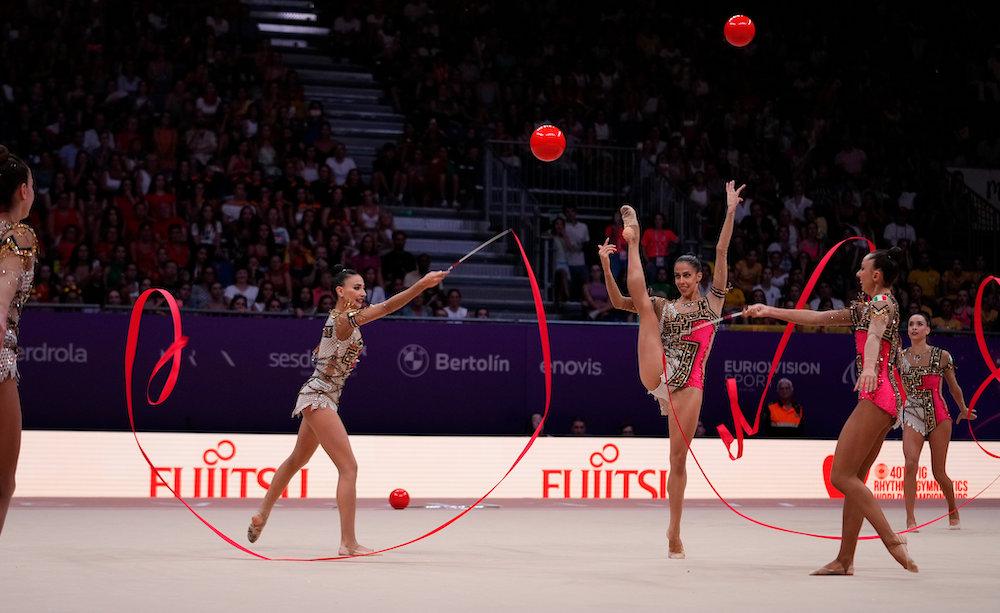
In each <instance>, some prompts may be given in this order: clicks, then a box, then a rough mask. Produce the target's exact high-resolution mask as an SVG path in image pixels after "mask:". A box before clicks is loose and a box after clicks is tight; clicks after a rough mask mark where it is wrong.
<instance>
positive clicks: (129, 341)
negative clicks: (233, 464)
mask: <svg viewBox="0 0 1000 613" xmlns="http://www.w3.org/2000/svg"><path fill="white" fill-rule="evenodd" d="M510 234H511V236H513V237H514V241H515V242H516V243H517V248H518V250H519V251H520V254H521V259H522V260H523V262H524V267H525V269H526V271H527V274H528V282H529V283H530V285H531V298H532V301H533V302H534V305H535V314H536V315H537V316H538V338H539V341H540V342H541V346H542V360H543V363H544V374H545V409H544V411H543V412H542V419H541V421H540V422H539V424H538V427H537V428H535V431H534V433H532V435H531V438H530V439H528V442H527V443H526V444H525V445H524V448H523V449H522V450H521V452H520V453H519V454H518V456H517V457H516V458H515V459H514V462H513V463H512V464H511V465H510V468H508V469H507V472H506V473H504V474H503V476H501V477H500V479H499V480H498V481H497V482H496V483H495V484H494V485H493V487H491V488H490V489H489V490H488V491H487V492H486V493H485V494H483V495H482V496H480V497H479V498H478V499H477V500H476V501H475V502H473V503H472V504H470V505H468V506H467V507H466V508H465V509H464V510H462V511H461V512H459V513H458V514H456V515H455V516H454V517H452V518H451V519H449V520H448V521H446V522H444V523H442V524H441V525H439V526H437V527H435V528H433V529H431V530H430V531H428V532H426V533H424V534H421V535H420V536H418V537H416V538H413V539H411V540H409V541H406V542H405V543H400V544H398V545H393V546H391V547H386V548H384V549H379V550H377V551H373V552H372V553H370V554H364V555H375V554H379V553H385V552H387V551H393V550H395V549H400V548H402V547H406V546H407V545H412V544H413V543H416V542H418V541H422V540H423V539H425V538H427V537H429V536H432V535H434V534H436V533H438V532H440V531H441V530H444V529H445V528H447V527H448V526H450V525H451V524H453V523H455V522H456V521H458V520H459V519H461V518H462V517H464V516H465V515H466V514H468V513H469V512H471V511H472V510H473V509H475V508H476V507H477V506H478V505H479V504H480V503H482V502H483V501H484V500H486V498H487V497H489V496H490V495H491V494H492V493H493V492H494V491H495V490H496V489H497V488H498V487H500V484H501V483H503V482H504V480H505V479H506V478H507V477H508V476H509V475H510V473H512V472H513V471H514V468H515V467H517V465H518V464H519V463H520V462H521V460H522V459H523V458H524V456H525V455H527V453H528V450H529V449H531V447H532V445H534V444H535V441H536V440H537V439H538V435H539V433H540V432H541V431H542V428H544V427H545V420H546V419H547V418H548V416H549V407H550V405H551V403H552V352H551V349H550V345H549V329H548V323H547V321H546V319H545V305H544V303H543V302H542V294H541V290H540V289H539V287H538V280H537V279H536V278H535V272H534V270H533V269H532V268H531V263H530V262H529V260H528V256H527V254H526V253H525V251H524V246H523V245H522V244H521V240H520V239H519V238H518V236H517V233H515V232H511V233H510ZM500 236H502V234H501V235H500ZM463 260H464V258H463ZM460 262H461V261H460ZM460 262H459V263H460ZM457 265H458V264H456V266H457ZM154 293H159V294H160V295H162V296H163V298H164V299H165V300H166V302H167V306H168V307H169V309H170V316H171V319H172V321H173V333H174V340H173V342H172V343H171V344H170V346H169V347H167V349H166V351H164V352H163V355H162V356H160V359H159V360H158V361H157V363H156V366H155V367H154V368H153V371H152V373H151V374H150V375H149V378H148V381H147V383H146V401H147V402H148V403H149V404H150V405H152V406H157V405H161V404H163V403H164V402H166V400H167V399H168V398H169V397H170V394H171V393H172V392H173V390H174V386H175V385H176V384H177V379H178V377H179V375H180V366H181V352H182V351H183V349H184V347H186V346H187V343H188V338H187V337H186V336H184V335H183V334H182V333H181V314H180V308H179V307H178V305H177V301H176V300H174V297H173V296H171V295H170V293H169V292H167V291H165V290H162V289H156V288H154V289H148V290H146V291H145V292H143V293H142V294H141V295H140V296H139V297H138V298H137V299H136V301H135V305H134V306H133V307H132V316H131V318H130V319H129V327H128V335H127V337H126V340H125V407H126V409H127V411H128V420H129V426H130V427H131V429H132V436H133V437H134V438H135V443H136V445H137V446H138V448H139V453H140V454H142V457H143V459H145V460H146V463H147V464H148V465H149V467H150V470H152V471H153V473H154V474H156V475H157V478H158V479H159V480H160V483H161V484H163V485H164V486H165V487H166V488H167V489H168V490H170V493H171V494H173V495H174V498H176V499H177V500H178V501H180V503H181V504H183V505H184V507H185V508H186V509H187V510H188V511H190V512H191V514H192V515H194V516H195V517H196V518H197V519H198V521H200V522H201V523H203V524H204V525H205V526H206V527H207V528H208V529H209V530H211V531H212V532H213V533H215V535H216V536H218V537H219V538H220V539H222V540H223V541H225V542H226V543H228V544H229V545H232V546H233V547H235V548H236V549H238V550H240V551H242V552H243V553H245V554H248V555H251V556H253V557H255V558H258V559H261V560H276V561H285V562H322V561H331V560H344V559H347V558H351V557H361V556H328V557H320V558H280V557H279V558H271V557H268V556H265V555H263V554H260V553H257V552H255V551H253V550H251V549H249V548H247V547H244V546H243V545H241V544H239V543H237V542H236V541H235V540H233V539H232V538H230V537H229V536H227V535H226V534H225V533H223V532H222V531H221V530H219V529H218V528H217V527H215V525H214V524H212V523H211V522H210V521H208V520H207V519H205V518H204V517H202V515H201V514H199V513H198V512H197V511H196V510H195V509H194V508H192V507H191V505H190V504H188V502H187V501H186V500H185V499H184V498H183V497H182V496H181V494H180V492H178V491H176V490H174V488H173V486H172V485H171V484H170V483H168V482H167V481H166V480H165V479H163V478H162V477H160V476H159V473H157V472H156V468H155V466H156V465H155V464H154V463H153V461H152V459H151V458H150V457H149V454H147V453H146V450H145V449H144V448H143V447H142V443H141V442H140V441H139V434H138V432H137V430H136V427H135V412H134V410H133V406H132V375H133V370H134V366H135V357H136V349H137V347H138V344H139V327H140V325H141V322H142V310H143V306H144V305H145V304H146V301H147V300H148V299H149V298H150V297H151V296H152V295H153V294H154ZM167 362H170V371H169V373H168V374H167V380H166V382H165V383H164V384H163V388H162V389H161V391H160V395H159V396H158V397H157V398H156V399H155V400H154V399H153V398H152V396H151V394H150V388H151V387H152V384H153V379H154V378H155V377H156V375H157V374H158V373H159V372H160V371H161V370H162V369H163V368H164V367H165V366H166V364H167Z"/></svg>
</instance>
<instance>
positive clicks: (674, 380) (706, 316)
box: [649, 287, 726, 415]
mask: <svg viewBox="0 0 1000 613" xmlns="http://www.w3.org/2000/svg"><path fill="white" fill-rule="evenodd" d="M709 291H710V293H711V294H712V295H713V296H716V297H717V298H719V299H720V300H721V299H725V296H726V294H725V292H723V291H722V290H719V289H717V288H715V287H712V288H711V289H710V290H709ZM653 307H654V308H655V309H656V310H657V311H659V313H660V340H661V341H662V342H663V353H664V355H665V356H666V373H665V374H661V375H660V385H659V386H658V387H657V388H656V389H653V390H650V391H649V393H650V395H652V396H653V397H655V398H657V399H659V400H663V401H665V402H661V403H660V412H661V413H662V414H663V415H667V414H668V413H667V411H668V410H669V405H668V403H669V398H668V397H667V394H668V390H669V392H670V393H672V392H675V391H677V390H679V389H683V388H685V387H692V388H695V389H699V390H704V389H705V362H706V361H707V360H708V354H709V353H710V352H711V350H712V343H713V342H715V333H716V331H717V329H718V328H717V324H716V322H717V321H718V320H719V318H720V315H719V313H717V312H716V311H715V310H714V309H713V308H712V306H711V304H709V301H708V298H707V297H705V298H699V299H698V300H696V301H694V302H684V301H682V300H675V301H667V300H664V299H662V298H654V299H653Z"/></svg>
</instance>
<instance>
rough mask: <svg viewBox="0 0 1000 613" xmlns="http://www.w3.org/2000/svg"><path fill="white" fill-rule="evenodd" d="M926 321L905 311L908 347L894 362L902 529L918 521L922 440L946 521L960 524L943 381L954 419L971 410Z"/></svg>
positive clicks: (971, 415) (972, 415) (955, 526)
mask: <svg viewBox="0 0 1000 613" xmlns="http://www.w3.org/2000/svg"><path fill="white" fill-rule="evenodd" d="M930 323H931V322H930V319H929V318H928V317H927V315H926V314H925V313H922V312H921V313H914V314H913V315H910V319H909V321H907V323H906V333H907V336H909V337H910V346H909V347H908V348H907V349H906V350H904V351H903V352H902V354H901V355H900V360H899V363H900V369H901V371H902V375H903V386H904V388H905V389H906V403H905V405H904V407H903V459H904V461H905V465H904V467H903V501H904V503H905V504H904V506H905V507H906V527H907V528H908V529H912V528H915V527H916V525H917V518H916V513H915V507H916V499H917V472H918V471H919V470H920V453H921V451H923V448H924V441H925V440H926V441H928V442H929V443H930V446H931V457H930V460H931V475H933V477H934V481H936V482H937V484H938V487H939V488H941V495H942V496H944V499H945V501H946V502H947V504H948V513H949V517H948V524H949V526H950V527H951V528H952V529H953V530H954V529H958V528H959V517H958V507H957V506H956V505H955V486H954V484H953V483H952V481H951V479H950V478H949V477H948V471H947V470H946V468H945V465H946V463H947V460H948V444H949V443H950V442H951V428H952V423H951V415H950V414H949V413H948V405H946V404H945V402H944V396H943V395H942V394H941V388H942V387H943V384H944V383H947V384H948V390H949V391H950V392H951V397H952V399H954V401H955V404H956V405H958V410H959V412H958V421H962V420H963V419H975V418H976V414H975V413H970V411H969V409H968V407H966V406H965V396H964V395H963V394H962V388H961V387H960V386H959V385H958V380H957V379H956V378H955V362H954V360H953V359H952V357H951V354H949V353H948V352H947V351H944V350H943V349H941V348H940V347H934V346H931V345H928V344H927V335H928V334H930V332H931V326H930ZM927 481H928V480H927V479H926V476H925V477H924V478H923V479H922V483H924V484H927ZM928 485H929V484H928Z"/></svg>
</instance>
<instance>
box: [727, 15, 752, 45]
mask: <svg viewBox="0 0 1000 613" xmlns="http://www.w3.org/2000/svg"><path fill="white" fill-rule="evenodd" d="M723 33H724V34H725V35H726V40H727V41H729V44H730V45H732V46H734V47H746V46H747V45H749V44H750V41H752V40H753V35H754V34H756V33H757V27H756V26H754V25H753V21H752V20H751V19H750V18H749V17H747V16H746V15H733V16H732V17H730V18H729V21H727V22H726V27H725V28H723Z"/></svg>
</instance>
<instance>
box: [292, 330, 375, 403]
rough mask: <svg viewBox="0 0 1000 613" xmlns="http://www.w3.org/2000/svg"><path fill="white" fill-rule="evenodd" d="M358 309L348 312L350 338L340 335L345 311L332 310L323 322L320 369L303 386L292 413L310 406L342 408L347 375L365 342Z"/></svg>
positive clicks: (318, 350)
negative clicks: (339, 336) (339, 330)
mask: <svg viewBox="0 0 1000 613" xmlns="http://www.w3.org/2000/svg"><path fill="white" fill-rule="evenodd" d="M357 313H358V312H357V311H348V312H347V313H346V315H347V320H348V321H349V322H350V323H351V326H352V328H353V329H352V330H351V335H350V336H348V337H347V340H343V341H342V340H340V339H338V338H337V318H338V317H340V316H341V315H342V314H344V313H341V312H340V311H330V316H329V317H327V319H326V324H325V325H324V326H323V337H322V338H321V339H320V342H319V347H317V348H316V351H315V361H316V369H315V370H314V371H313V374H312V376H311V377H309V379H307V380H306V382H305V384H304V385H303V386H302V388H301V389H300V390H299V395H298V398H297V400H296V402H295V409H294V410H293V411H292V417H295V416H297V415H299V414H301V413H302V411H303V410H304V409H305V408H306V407H312V408H313V409H314V410H315V409H333V410H334V411H337V410H338V409H339V404H340V394H341V393H342V392H343V391H344V385H345V384H346V383H347V378H348V377H349V376H350V375H351V372H353V371H354V367H355V366H356V365H357V363H358V360H359V358H360V357H361V350H362V349H363V348H364V345H365V344H364V341H363V340H362V339H361V328H360V327H359V326H358V325H357V323H356V322H355V321H354V317H355V315H357Z"/></svg>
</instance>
